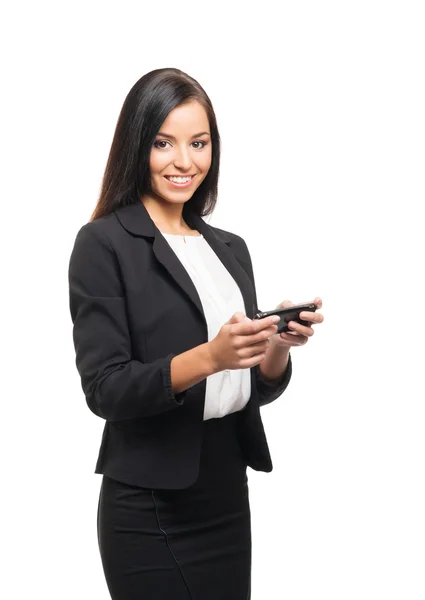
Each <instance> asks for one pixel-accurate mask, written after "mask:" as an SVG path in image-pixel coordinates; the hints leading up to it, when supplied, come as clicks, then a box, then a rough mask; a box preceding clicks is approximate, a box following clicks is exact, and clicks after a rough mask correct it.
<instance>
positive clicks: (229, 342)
mask: <svg viewBox="0 0 425 600" xmlns="http://www.w3.org/2000/svg"><path fill="white" fill-rule="evenodd" d="M278 321H279V318H276V317H266V318H265V319H253V320H250V319H249V318H248V317H246V316H245V315H244V314H243V313H242V312H237V313H234V315H233V316H232V317H231V318H230V319H229V320H228V321H227V323H225V324H224V325H223V326H222V327H221V329H220V331H219V332H218V334H217V335H216V337H215V338H214V339H213V340H211V341H210V342H209V343H208V346H209V349H210V355H211V360H212V363H213V368H214V371H215V372H219V371H224V370H225V369H248V368H250V367H254V366H255V365H258V364H259V363H260V362H261V361H262V360H263V359H264V357H265V355H266V350H267V348H268V346H269V337H271V336H272V335H274V334H275V333H276V331H277V329H278V327H277V325H275V324H274V323H276V322H278Z"/></svg>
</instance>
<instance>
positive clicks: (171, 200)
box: [69, 69, 323, 600]
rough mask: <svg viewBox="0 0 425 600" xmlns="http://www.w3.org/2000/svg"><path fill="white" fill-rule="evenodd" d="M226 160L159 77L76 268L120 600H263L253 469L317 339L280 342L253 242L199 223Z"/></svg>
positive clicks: (122, 150)
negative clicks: (301, 356) (254, 531)
mask: <svg viewBox="0 0 425 600" xmlns="http://www.w3.org/2000/svg"><path fill="white" fill-rule="evenodd" d="M219 159H220V138H219V133H218V129H217V124H216V119H215V115H214V110H213V107H212V105H211V102H210V100H209V98H208V96H207V94H206V93H205V91H204V90H203V89H202V87H201V86H200V85H199V83H198V82H197V81H195V80H194V79H193V78H191V77H190V76H189V75H187V74H186V73H183V72H182V71H179V70H178V69H157V70H155V71H152V72H150V73H147V74H146V75H145V76H143V77H142V78H141V79H140V80H139V81H138V82H137V83H136V84H135V85H134V86H133V88H132V89H131V90H130V92H129V94H128V96H127V98H126V99H125V102H124V105H123V107H122V110H121V114H120V116H119V119H118V123H117V126H116V131H115V135H114V139H113V142H112V147H111V150H110V154H109V158H108V162H107V166H106V170H105V175H104V179H103V185H102V189H101V193H100V198H99V201H98V203H97V206H96V209H95V211H94V213H93V215H92V218H91V220H90V222H89V223H87V224H85V225H84V226H83V227H82V228H81V229H80V231H79V232H78V234H77V237H76V240H75V245H74V248H73V251H72V255H71V259H70V266H69V287H70V309H71V316H72V320H73V324H74V329H73V336H74V344H75V350H76V364H77V368H78V371H79V373H80V376H81V382H82V387H83V391H84V393H85V396H86V400H87V404H88V406H89V408H90V409H91V410H92V411H93V412H94V414H96V415H98V416H99V417H101V418H102V419H104V420H105V428H104V433H103V437H102V442H101V446H100V450H99V456H98V460H97V464H96V469H95V472H96V473H101V474H102V475H103V478H102V485H101V490H100V496H99V506H98V540H99V549H100V554H101V558H102V564H103V568H104V572H105V577H106V581H107V584H108V587H109V590H110V594H111V597H112V599H113V600H133V599H134V600H136V599H137V600H142V599H144V598H146V599H147V600H153V599H155V600H189V599H191V600H242V599H244V600H245V599H249V598H250V596H251V591H250V580H251V529H250V506H249V495H248V478H247V474H246V468H247V466H250V467H251V468H253V469H255V470H259V471H271V470H272V462H271V458H270V453H269V449H268V445H267V440H266V436H265V433H264V429H263V425H262V421H261V416H260V407H261V406H263V405H265V404H267V403H270V402H272V401H274V400H276V399H277V398H278V397H279V396H280V395H281V394H282V393H283V391H284V390H285V388H286V387H287V385H288V382H289V380H290V377H291V369H292V363H291V356H290V349H291V348H292V347H293V346H300V345H303V344H305V343H306V341H307V340H308V338H309V337H310V336H312V335H313V329H312V327H310V326H309V327H306V326H302V325H300V324H298V323H294V322H291V323H290V327H291V330H290V331H289V332H288V333H282V334H278V335H275V334H276V331H277V326H276V324H275V323H274V322H273V319H272V318H266V319H261V320H253V316H254V314H255V313H256V312H257V310H258V306H257V298H256V290H255V282H254V275H253V269H252V263H251V259H250V255H249V251H248V248H247V246H246V243H245V241H244V240H243V238H241V237H240V236H238V235H236V234H235V233H230V232H228V231H225V230H223V229H219V228H218V227H212V226H211V225H208V224H207V223H206V222H205V221H204V220H203V219H202V217H203V216H205V215H208V214H211V213H212V211H213V209H214V206H215V203H216V199H217V183H218V175H219ZM243 210H244V207H243V206H241V211H243ZM314 302H315V304H316V305H317V307H318V308H319V309H320V307H321V300H320V298H315V301H314ZM291 304H292V303H291V302H290V301H284V302H282V303H280V304H279V307H281V306H289V305H291ZM301 317H302V318H304V319H305V320H307V321H309V322H310V325H313V324H315V323H321V322H322V320H323V316H322V315H321V314H320V313H319V312H317V311H316V312H308V313H307V312H306V313H301Z"/></svg>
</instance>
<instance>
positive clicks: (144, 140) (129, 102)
mask: <svg viewBox="0 0 425 600" xmlns="http://www.w3.org/2000/svg"><path fill="white" fill-rule="evenodd" d="M193 100H196V101H198V102H199V103H200V104H201V105H202V106H203V107H204V108H205V110H206V113H207V116H208V121H209V125H210V131H211V144H212V160H211V166H210V169H209V171H208V174H207V176H206V177H205V179H204V180H203V182H202V183H201V185H200V186H199V187H198V188H197V190H196V191H195V193H194V194H193V196H192V197H191V198H190V199H189V200H188V201H187V202H186V203H185V204H184V207H183V213H184V214H185V213H186V212H187V211H188V210H189V211H192V212H195V213H196V214H197V215H198V216H205V215H209V214H211V213H212V212H213V210H214V207H215V205H216V202H217V188H218V176H219V167H220V136H219V132H218V128H217V121H216V117H215V113H214V109H213V106H212V104H211V100H210V99H209V97H208V96H207V94H206V92H205V90H204V89H203V88H202V87H201V85H200V84H199V83H198V82H197V81H196V80H195V79H193V78H192V77H190V76H189V75H188V74H187V73H184V72H183V71H180V70H179V69H173V68H165V69H155V70H154V71H150V72H149V73H146V75H143V77H141V78H140V79H139V80H138V81H137V82H136V83H135V84H134V86H133V87H132V88H131V90H130V91H129V93H128V95H127V97H126V99H125V101H124V104H123V106H122V109H121V112H120V115H119V117H118V121H117V125H116V128H115V133H114V137H113V140H112V145H111V149H110V152H109V157H108V161H107V163H106V168H105V173H104V175H103V180H102V186H101V189H100V195H99V199H98V201H97V204H96V208H95V210H94V211H93V214H92V215H91V220H92V221H94V220H95V219H98V218H99V217H102V216H105V215H108V214H110V213H112V212H113V211H114V210H115V209H117V208H119V207H120V206H125V205H127V204H135V203H137V202H140V201H141V197H142V195H143V194H146V193H148V192H151V191H152V190H151V185H150V169H149V157H150V152H151V149H152V145H153V143H154V141H155V137H156V135H157V133H158V131H159V129H160V127H161V125H162V123H163V122H164V120H165V119H166V118H167V115H168V113H169V112H170V111H171V110H173V108H175V107H176V106H179V105H181V104H185V103H186V102H190V101H193Z"/></svg>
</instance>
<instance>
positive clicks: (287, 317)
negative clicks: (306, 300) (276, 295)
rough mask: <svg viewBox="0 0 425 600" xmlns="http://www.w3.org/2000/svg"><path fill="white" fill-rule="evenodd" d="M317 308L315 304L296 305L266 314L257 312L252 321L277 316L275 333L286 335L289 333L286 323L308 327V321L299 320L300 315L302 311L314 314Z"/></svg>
mask: <svg viewBox="0 0 425 600" xmlns="http://www.w3.org/2000/svg"><path fill="white" fill-rule="evenodd" d="M316 309H317V306H316V305H315V304H297V305H296V306H288V308H277V309H275V310H268V311H266V312H262V311H261V310H260V311H258V312H257V313H256V314H255V315H254V319H264V318H265V317H271V316H273V315H278V316H279V317H280V321H278V322H277V323H276V325H277V327H278V329H277V331H276V333H286V332H287V331H289V329H288V323H289V321H296V322H297V323H300V324H301V325H307V326H309V325H310V321H305V320H304V319H301V318H300V313H301V312H303V311H304V310H306V311H309V312H316Z"/></svg>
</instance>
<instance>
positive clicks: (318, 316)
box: [300, 310, 325, 324]
mask: <svg viewBox="0 0 425 600" xmlns="http://www.w3.org/2000/svg"><path fill="white" fill-rule="evenodd" d="M300 318H301V319H303V320H304V321H309V322H310V323H314V324H317V323H323V321H324V320H325V318H324V316H323V315H322V313H318V312H310V311H306V310H303V311H302V312H300Z"/></svg>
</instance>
